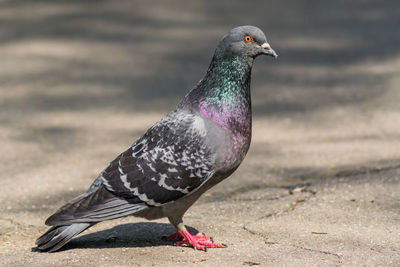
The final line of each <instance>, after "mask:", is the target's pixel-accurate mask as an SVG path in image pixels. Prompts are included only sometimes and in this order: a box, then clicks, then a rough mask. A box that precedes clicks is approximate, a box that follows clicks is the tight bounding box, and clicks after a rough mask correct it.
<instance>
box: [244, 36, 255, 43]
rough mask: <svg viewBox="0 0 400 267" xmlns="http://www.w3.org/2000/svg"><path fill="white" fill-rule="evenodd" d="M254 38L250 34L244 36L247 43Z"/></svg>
mask: <svg viewBox="0 0 400 267" xmlns="http://www.w3.org/2000/svg"><path fill="white" fill-rule="evenodd" d="M252 40H253V39H252V38H251V36H250V35H246V36H245V37H244V41H245V42H246V43H250V42H251V41H252Z"/></svg>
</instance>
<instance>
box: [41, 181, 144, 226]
mask: <svg viewBox="0 0 400 267" xmlns="http://www.w3.org/2000/svg"><path fill="white" fill-rule="evenodd" d="M147 207H148V206H147V205H146V204H145V203H144V202H142V201H141V200H140V199H139V198H138V197H133V198H132V197H131V198H129V199H128V198H121V197H117V196H115V195H114V194H113V193H111V192H110V191H108V190H107V189H105V188H104V187H103V186H101V187H99V189H98V190H96V191H95V192H93V193H92V194H89V195H83V196H81V197H78V198H76V199H74V200H72V201H71V202H69V203H68V204H66V205H64V206H63V207H62V208H60V209H59V210H58V211H57V212H56V213H55V214H53V215H52V216H50V217H49V218H48V219H47V220H46V224H47V225H54V226H55V225H66V224H73V223H84V222H85V223H93V222H100V221H104V220H110V219H115V218H120V217H124V216H127V215H131V214H134V213H136V212H138V211H140V210H143V209H145V208H147Z"/></svg>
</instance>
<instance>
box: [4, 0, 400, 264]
mask: <svg viewBox="0 0 400 267" xmlns="http://www.w3.org/2000/svg"><path fill="white" fill-rule="evenodd" d="M241 24H253V25H257V26H259V27H260V28H261V29H263V30H264V31H265V32H266V33H267V37H268V38H269V41H270V43H271V45H272V47H273V48H274V49H275V50H276V51H277V52H278V53H279V54H280V57H279V59H278V60H277V61H274V60H272V59H271V58H262V59H258V60H257V62H256V65H255V68H254V71H253V82H252V96H253V104H254V105H253V106H254V110H253V114H254V123H253V125H254V135H253V143H252V146H251V149H250V151H249V154H248V157H247V158H246V159H245V161H244V163H243V164H242V166H241V167H240V168H239V170H238V171H237V172H236V173H235V174H234V175H233V176H232V177H230V178H229V179H228V180H226V181H224V182H223V183H221V184H219V185H218V186H216V187H215V188H213V189H212V190H211V191H210V192H208V193H206V194H205V195H204V196H203V197H202V198H201V199H200V200H199V202H198V203H196V205H194V206H193V207H192V208H191V209H190V210H189V211H188V213H187V215H186V216H185V220H186V224H187V225H188V226H191V227H192V230H194V229H197V230H199V231H202V232H205V233H207V234H209V235H211V236H213V237H214V239H215V241H217V242H223V243H226V244H228V246H229V247H228V248H226V249H209V250H208V252H206V253H204V252H201V251H195V250H193V249H191V248H181V247H175V246H173V245H172V243H170V242H166V241H163V240H161V239H160V237H161V236H163V235H166V234H169V233H172V232H173V229H172V227H171V226H170V225H169V224H168V222H167V221H166V220H158V221H152V222H148V221H144V220H141V219H137V218H131V217H127V218H123V219H118V220H113V221H107V222H104V223H101V224H98V225H96V226H95V227H93V228H91V229H90V230H88V231H86V232H84V233H83V234H81V235H80V236H79V237H77V238H76V239H75V240H73V241H72V242H71V243H70V244H69V245H68V246H66V248H65V249H64V250H63V251H61V252H58V253H54V254H46V253H37V252H32V251H31V250H32V248H33V247H34V240H35V239H36V238H37V237H38V236H39V235H40V234H41V233H43V232H44V231H45V230H46V227H45V226H44V220H45V219H46V218H47V217H48V216H49V215H51V214H52V213H53V212H54V211H55V210H56V209H57V208H58V207H59V206H61V205H62V204H63V203H65V202H66V201H68V200H70V199H71V198H73V197H75V196H76V195H78V194H80V193H82V192H84V191H85V190H86V188H87V187H88V186H89V184H90V183H91V181H92V179H93V178H94V177H95V176H96V175H97V173H98V172H99V171H101V170H102V168H104V167H105V166H106V164H107V163H108V162H109V161H111V160H112V159H113V158H114V157H115V156H116V155H117V154H118V153H119V152H121V151H122V150H124V149H125V148H126V147H127V146H128V145H129V144H131V143H132V142H133V141H134V140H135V138H137V137H138V136H140V134H141V133H143V131H144V130H146V129H147V128H148V127H149V126H151V125H152V124H153V123H154V122H155V121H157V120H158V119H159V118H161V117H162V116H163V115H164V114H165V113H166V112H167V111H168V110H170V109H172V108H173V107H174V105H175V104H176V103H177V102H178V100H179V99H180V98H181V97H182V96H183V95H184V94H185V92H186V91H187V90H188V89H189V88H190V87H191V86H193V85H194V84H195V83H196V82H197V80H198V79H200V78H201V76H202V74H203V73H204V71H205V69H206V68H207V65H208V62H209V60H210V57H211V55H212V53H213V50H214V48H215V45H216V43H217V40H218V39H219V38H220V37H221V35H222V34H224V33H225V32H226V31H227V30H229V29H230V28H232V27H233V26H237V25H241ZM398 25H400V7H399V3H398V1H385V3H383V2H381V1H372V0H371V1H352V2H349V1H330V2H326V1H324V2H322V1H294V0H293V1H284V2H283V1H277V0H276V1H275V0H274V1H242V2H232V1H222V2H219V1H218V2H217V1H214V2H213V3H211V2H209V3H206V2H201V1H192V2H187V1H186V2H185V4H183V3H181V2H180V1H172V2H168V3H165V2H164V1H159V0H154V1H146V2H144V1H141V2H136V1H45V0H39V1H26V0H25V1H1V2H0V59H1V64H0V84H1V90H0V147H1V153H0V170H1V171H0V182H1V185H2V186H1V187H0V203H1V204H0V265H3V266H24V265H25V266H26V265H29V266H54V265H55V266H188V265H202V266H257V265H261V266H285V265H286V266H293V265H297V266H310V265H311V266H399V265H400V194H399V191H400V108H399V107H400V105H399V101H400V90H399V86H400V35H399V34H398Z"/></svg>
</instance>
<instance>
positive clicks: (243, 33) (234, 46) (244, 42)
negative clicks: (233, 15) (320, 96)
mask: <svg viewBox="0 0 400 267" xmlns="http://www.w3.org/2000/svg"><path fill="white" fill-rule="evenodd" d="M218 50H219V53H227V54H233V55H239V56H247V57H251V58H255V57H257V56H259V55H269V56H272V57H274V58H277V57H278V55H277V54H276V53H275V51H274V50H273V49H272V48H271V46H270V45H269V44H268V42H267V38H266V37H265V34H264V33H263V32H262V31H261V30H260V29H259V28H257V27H254V26H240V27H237V28H233V29H232V30H230V31H229V32H228V33H227V34H226V35H225V36H224V37H223V38H222V40H221V42H220V43H219V45H218Z"/></svg>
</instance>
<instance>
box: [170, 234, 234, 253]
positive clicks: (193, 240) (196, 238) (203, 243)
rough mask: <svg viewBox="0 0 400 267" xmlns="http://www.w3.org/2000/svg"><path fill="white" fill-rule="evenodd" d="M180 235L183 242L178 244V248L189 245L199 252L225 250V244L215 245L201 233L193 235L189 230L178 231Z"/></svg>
mask: <svg viewBox="0 0 400 267" xmlns="http://www.w3.org/2000/svg"><path fill="white" fill-rule="evenodd" d="M178 233H179V235H180V236H181V238H182V240H181V241H178V242H176V245H177V246H181V245H189V246H191V247H193V248H195V249H198V250H206V248H225V247H227V246H226V245H224V244H218V243H213V242H211V241H210V239H209V237H207V236H204V235H202V234H200V233H198V234H197V235H191V234H190V233H189V232H188V231H187V230H185V231H181V230H178Z"/></svg>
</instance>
